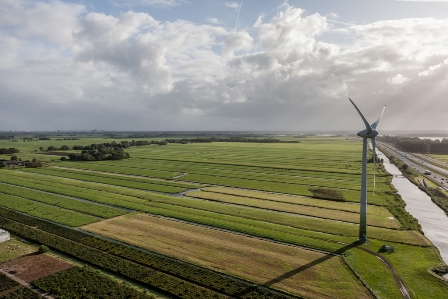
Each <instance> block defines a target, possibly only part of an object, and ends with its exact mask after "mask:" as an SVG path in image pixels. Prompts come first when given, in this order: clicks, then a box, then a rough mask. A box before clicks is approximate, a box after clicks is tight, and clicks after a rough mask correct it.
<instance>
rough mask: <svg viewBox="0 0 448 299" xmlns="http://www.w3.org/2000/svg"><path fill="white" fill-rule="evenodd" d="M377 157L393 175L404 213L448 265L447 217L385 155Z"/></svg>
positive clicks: (393, 181) (379, 153) (447, 276)
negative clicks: (405, 212) (415, 220)
mask: <svg viewBox="0 0 448 299" xmlns="http://www.w3.org/2000/svg"><path fill="white" fill-rule="evenodd" d="M378 156H379V158H381V159H383V161H384V162H383V165H384V168H385V169H386V170H387V172H389V173H390V174H392V175H394V177H393V179H392V184H393V185H394V187H395V188H396V189H397V190H398V193H399V194H400V195H401V197H402V199H403V200H404V202H405V203H406V207H405V209H406V211H408V212H409V213H410V214H411V215H412V216H414V217H415V218H416V219H417V220H418V222H419V223H420V225H421V227H422V230H423V232H424V234H425V236H426V237H427V238H428V239H429V240H430V241H431V242H432V243H433V244H434V245H435V246H436V247H437V248H438V249H439V252H440V255H441V257H442V259H443V261H444V262H445V263H446V264H448V230H447V227H448V216H447V215H446V214H445V212H443V211H442V210H441V209H440V208H439V207H438V206H437V205H436V204H435V203H434V202H433V201H432V200H431V198H430V197H429V196H428V195H427V194H426V193H425V192H423V191H422V190H420V189H419V188H418V187H417V186H416V185H414V184H413V183H411V182H410V181H409V180H408V179H407V178H406V177H404V176H403V175H402V173H401V171H400V170H399V169H398V168H397V167H396V166H395V165H394V164H392V163H391V162H390V161H389V159H388V158H387V156H386V155H385V154H383V153H381V152H378ZM445 278H448V275H445Z"/></svg>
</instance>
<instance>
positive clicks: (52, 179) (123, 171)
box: [0, 137, 448, 298]
mask: <svg viewBox="0 0 448 299" xmlns="http://www.w3.org/2000/svg"><path fill="white" fill-rule="evenodd" d="M112 140H113V139H108V138H82V139H81V140H75V141H72V140H69V141H64V140H61V141H56V140H50V141H34V142H23V141H19V142H16V143H13V144H11V143H9V144H8V142H7V141H0V147H17V148H19V149H20V151H21V152H20V153H19V154H17V155H18V156H19V157H20V158H22V159H23V160H25V159H32V158H37V159H39V160H40V161H44V162H45V163H46V166H45V167H43V168H38V169H15V170H11V169H0V183H1V184H0V192H1V193H0V195H1V196H2V201H1V202H0V204H1V205H3V206H5V207H7V208H10V209H14V210H17V211H20V212H22V213H26V214H29V215H32V216H35V217H39V218H43V219H48V220H51V221H54V222H58V223H61V224H65V225H70V226H81V225H86V224H90V225H89V226H88V229H89V230H93V228H95V229H97V231H96V232H98V233H99V234H104V235H109V236H113V237H114V238H117V239H120V240H123V241H126V242H129V243H132V244H135V245H137V246H141V247H145V248H148V249H151V250H154V251H155V252H158V253H162V254H167V255H170V256H173V257H175V258H178V259H181V260H185V261H188V262H191V263H196V264H199V265H201V266H204V267H208V268H212V269H215V270H217V271H219V272H223V273H227V274H229V275H234V276H238V277H243V278H245V279H247V280H249V281H253V282H255V283H269V282H270V284H271V285H272V287H273V288H279V289H281V290H284V291H287V292H292V293H294V294H297V295H299V294H303V295H306V294H308V295H310V294H314V295H316V296H317V295H319V294H320V295H322V296H323V295H324V294H332V293H331V291H332V290H333V289H335V290H337V292H338V293H337V295H335V296H334V297H335V298H348V297H350V296H352V297H353V298H359V297H363V296H364V295H365V294H367V295H368V293H366V289H364V287H362V286H361V285H360V281H361V280H362V281H363V282H364V283H365V284H366V285H367V286H368V287H369V288H370V289H371V290H372V292H373V293H374V294H375V295H376V296H377V297H379V298H397V297H399V296H400V295H399V293H398V289H397V287H396V285H395V282H394V280H393V278H392V276H391V273H390V272H389V270H388V269H387V268H386V267H385V266H384V264H382V263H381V261H379V260H378V258H377V257H375V256H374V255H372V254H369V253H367V252H366V251H363V250H361V249H362V248H360V247H359V246H349V247H347V246H348V245H347V244H351V243H353V241H355V240H356V239H357V235H358V225H357V224H358V222H359V216H358V214H357V213H358V211H359V205H358V204H357V202H359V190H360V178H361V175H360V172H361V161H360V156H361V142H358V141H352V140H346V139H344V138H322V137H321V138H301V139H300V141H301V143H297V144H257V143H198V144H194V143H193V144H168V145H165V146H159V145H149V146H138V147H137V146H136V147H131V148H130V149H127V150H126V151H128V152H129V153H130V155H131V158H130V159H127V160H119V161H97V162H70V161H66V162H63V161H60V159H59V157H58V156H52V155H44V154H42V153H40V151H39V150H38V148H39V147H41V146H42V147H44V148H46V147H48V146H50V145H52V146H56V147H60V146H62V145H63V144H66V145H68V146H71V145H80V144H83V145H87V144H91V143H103V142H111V141H112ZM120 141H121V140H120V139H117V140H116V142H120ZM36 150H38V151H36ZM2 157H3V158H5V159H9V156H7V155H3V156H0V159H1V158H2ZM368 168H369V177H368V183H369V186H368V188H369V194H368V201H369V207H368V236H369V238H370V242H369V243H368V244H366V245H362V247H363V249H368V250H371V251H373V252H377V251H378V249H379V248H380V247H381V245H382V244H384V243H387V244H389V245H393V246H395V247H396V248H397V250H396V253H393V254H388V255H385V256H386V257H387V258H388V259H389V260H390V261H391V263H392V264H393V265H394V266H395V267H396V269H397V271H398V273H399V275H400V277H401V278H402V279H403V280H404V281H405V283H406V286H407V287H408V289H410V290H411V291H412V295H413V296H414V297H416V298H417V297H418V298H439V297H440V298H442V297H443V294H445V293H446V292H448V286H447V285H446V284H445V283H443V282H441V281H440V280H438V279H436V278H435V277H434V276H433V275H431V274H430V273H429V272H428V268H429V267H431V266H434V265H437V264H439V263H440V262H441V259H440V256H439V255H438V253H437V251H436V250H435V248H434V247H432V245H431V244H430V242H429V241H428V240H427V239H426V238H425V237H424V236H423V235H422V234H421V233H420V232H419V231H417V230H412V229H409V228H415V227H417V225H416V223H415V220H413V219H412V217H409V215H407V214H406V212H405V211H404V209H403V207H404V204H403V202H402V201H401V200H400V198H399V197H398V196H397V195H396V194H395V189H394V188H393V187H391V186H390V185H389V183H390V181H391V177H390V176H389V175H388V174H387V173H385V172H384V170H383V169H382V167H379V169H378V174H377V177H376V178H377V180H376V181H377V185H376V192H375V195H373V194H372V190H373V184H372V182H373V177H372V175H373V165H372V164H368ZM25 188H26V189H25ZM192 189H194V190H192ZM25 190H26V191H25ZM185 191H187V193H186V194H185V195H183V193H184V192H185ZM3 197H4V198H5V200H4V201H3ZM323 197H325V199H324V198H323ZM99 204H101V205H99ZM134 211H138V212H143V213H148V214H150V215H158V216H163V217H170V218H172V219H177V220H181V221H184V222H187V223H195V224H200V225H206V226H210V227H215V228H219V229H225V230H228V231H234V232H238V233H244V234H248V235H252V236H257V237H261V238H266V239H272V240H275V241H281V242H285V243H290V244H294V245H298V246H303V247H304V248H303V249H300V250H299V249H297V250H298V251H297V252H296V253H294V254H296V255H294V254H292V255H291V256H294V259H289V260H288V259H284V260H282V261H284V262H282V263H278V265H277V264H275V263H273V261H276V258H277V255H276V256H275V257H272V256H264V257H263V258H261V256H260V258H258V256H257V259H255V254H253V255H252V256H253V257H254V260H253V261H252V264H250V259H249V257H244V252H245V249H247V251H249V249H248V248H249V247H251V246H252V245H251V246H249V245H247V244H250V242H252V241H253V242H255V240H254V239H253V238H248V237H243V236H235V235H234V234H229V233H225V234H224V233H223V232H219V233H222V234H223V235H220V236H221V239H222V240H229V242H230V240H231V239H232V240H233V238H237V239H238V240H239V241H232V242H230V243H229V245H228V246H224V245H222V243H216V244H215V243H211V244H210V246H209V247H207V245H206V244H205V245H204V244H202V245H199V243H197V242H196V241H195V242H196V243H197V244H196V243H195V244H193V242H190V243H189V241H188V238H187V239H185V236H193V235H194V234H195V231H196V229H199V228H198V227H197V226H192V225H190V224H186V223H178V222H174V224H175V225H176V230H175V231H174V230H169V229H168V227H169V226H168V225H167V224H166V223H168V222H166V221H168V220H162V219H161V218H154V217H149V216H144V215H142V214H129V215H123V214H124V213H128V212H134ZM120 215H122V216H120ZM135 215H139V216H135ZM116 216H119V217H118V218H111V217H116ZM98 217H100V218H98ZM101 218H111V219H109V220H106V221H100V222H98V221H99V220H101ZM122 219H126V221H127V222H125V223H123V222H121V221H123V220H122ZM150 219H151V220H150ZM153 219H157V221H156V220H153ZM134 221H135V223H134ZM93 222H96V223H94V224H91V223H93ZM162 222H163V223H165V225H164V226H163V227H162V226H160V223H162ZM120 223H121V224H120ZM131 223H132V224H131ZM169 223H172V221H171V222H169ZM174 224H173V225H174ZM132 228H133V229H136V231H135V232H132ZM201 229H204V230H208V229H205V228H201ZM129 230H130V231H129ZM137 231H138V235H137ZM164 233H165V235H164ZM214 233H216V234H218V231H214ZM147 234H154V235H151V236H149V235H147ZM196 234H197V236H200V235H201V233H200V232H196ZM229 235H230V236H231V237H228V236H229ZM224 236H225V237H224ZM131 237H132V238H131ZM148 238H151V242H148ZM198 238H199V237H198ZM198 238H197V239H198ZM197 239H195V240H197ZM199 239H200V238H199ZM218 239H219V238H218ZM169 240H171V241H169ZM181 240H182V241H181ZM207 240H208V239H207ZM169 242H173V243H169ZM222 242H224V241H222ZM245 242H249V243H245ZM260 242H261V241H260ZM263 242H265V241H263ZM212 244H215V245H213V246H212ZM238 244H240V245H241V248H239V247H238V246H239V245H238ZM244 244H246V245H244ZM257 244H258V243H257ZM263 244H264V243H263ZM269 244H270V245H269V246H274V245H273V244H271V243H269ZM344 244H345V245H344ZM158 245H160V247H157V246H158ZM162 245H163V246H162ZM193 245H195V246H196V245H197V246H196V247H194V246H193ZM243 245H244V246H243ZM201 246H202V247H201ZM204 246H205V247H204ZM263 246H265V247H263V248H271V247H269V246H268V245H263ZM275 246H280V245H278V244H275ZM275 246H274V247H275ZM282 246H283V245H282ZM274 247H272V248H274ZM280 247H281V246H280ZM306 248H313V249H319V250H324V251H326V252H332V253H335V254H336V255H337V257H334V258H331V259H327V258H326V256H327V255H325V254H324V255H323V256H322V255H316V254H317V253H316V252H314V251H310V250H306ZM181 249H182V250H181ZM188 250H191V251H188ZM213 250H217V251H216V254H215V253H214V251H213ZM218 250H221V251H218ZM271 250H272V251H274V252H275V250H274V249H269V250H266V251H265V253H266V254H267V252H270V251H271ZM291 250H292V249H291ZM294 250H296V249H294ZM223 252H228V253H229V257H230V256H232V254H235V256H234V258H233V260H232V261H233V262H234V263H237V262H239V261H240V262H243V261H244V265H245V267H244V269H243V268H242V267H237V266H236V265H235V267H233V266H232V267H231V266H229V265H231V262H230V261H229V260H226V257H225V254H224V253H223ZM249 252H250V251H249ZM319 254H320V253H319ZM252 256H250V257H252ZM212 258H213V260H211V259H212ZM244 258H246V259H244ZM278 258H279V260H281V258H280V256H279V257H278ZM204 259H207V260H204ZM209 259H210V260H209ZM293 260H294V261H293ZM320 261H321V262H320ZM305 268H306V269H305ZM330 268H331V269H332V270H331V271H325V269H330ZM333 268H334V269H335V270H334V271H335V272H334V273H333V272H332V271H333ZM296 269H305V270H303V271H298V272H297V273H296V272H294V270H296ZM349 269H351V270H349ZM372 269H374V271H372ZM326 272H331V273H326ZM305 273H308V274H310V273H312V275H311V274H310V275H309V277H310V278H309V279H307V278H306V277H304V275H305ZM337 273H339V274H337ZM336 274H337V275H339V276H341V277H346V278H347V279H348V281H351V282H350V284H345V285H344V284H343V283H342V284H340V283H339V282H338V281H337V280H334V279H335V278H334V277H333V276H334V275H336ZM355 274H356V275H358V276H355ZM313 275H314V276H313ZM276 277H285V279H282V280H280V281H278V280H275V278H276ZM356 277H358V278H359V280H356V279H355V278H356ZM301 281H306V284H305V285H306V286H303V284H301V283H300V282H301ZM421 285H424V286H425V287H424V288H423V287H422V286H421ZM425 288H426V289H430V290H431V292H426V291H425ZM428 294H431V296H433V297H429V296H428ZM320 295H319V296H320ZM357 295H358V296H357ZM311 297H313V296H311ZM367 297H368V296H367Z"/></svg>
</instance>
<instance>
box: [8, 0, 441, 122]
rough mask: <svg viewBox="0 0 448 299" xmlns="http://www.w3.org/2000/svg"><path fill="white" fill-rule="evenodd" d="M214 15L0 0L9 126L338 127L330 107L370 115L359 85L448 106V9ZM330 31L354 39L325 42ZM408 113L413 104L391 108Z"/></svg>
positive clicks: (340, 114) (390, 99)
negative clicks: (165, 15) (240, 19)
mask: <svg viewBox="0 0 448 299" xmlns="http://www.w3.org/2000/svg"><path fill="white" fill-rule="evenodd" d="M229 3H230V4H229ZM232 3H234V4H237V5H238V3H237V2H228V3H227V4H229V5H230V6H231V5H233V4H232ZM236 8H238V7H236ZM23 16H27V18H26V20H23V22H18V21H17V20H20V19H21V18H23ZM208 22H209V23H210V24H209V25H200V24H195V23H192V22H189V21H186V20H181V19H179V20H175V21H172V22H168V21H164V22H162V21H159V20H157V18H156V17H154V16H151V15H149V14H147V13H139V12H133V11H128V12H123V13H119V14H117V15H107V14H104V13H86V9H85V7H83V6H81V5H73V4H68V3H63V2H58V1H52V2H34V1H25V0H23V1H7V2H6V3H3V5H2V6H0V26H1V27H0V43H1V44H2V47H0V76H1V78H2V80H0V88H1V90H2V93H1V95H0V105H2V107H3V109H2V112H0V113H1V117H0V126H2V127H6V128H9V127H10V126H11V124H14V125H15V126H16V128H18V129H29V128H35V126H34V124H36V123H37V124H40V125H41V126H42V127H40V128H39V129H55V128H62V127H61V126H62V124H64V125H66V128H74V126H77V125H78V124H83V125H84V126H86V125H87V126H89V127H96V128H98V129H122V130H125V129H134V130H157V129H159V130H169V129H182V130H188V129H191V130H199V129H207V130H209V129H216V130H218V129H221V130H223V129H291V130H293V129H312V128H320V129H336V128H335V127H333V123H334V122H329V121H328V120H329V119H335V118H337V119H338V120H340V127H338V128H341V127H342V128H344V126H345V128H347V127H351V124H350V126H349V125H348V124H349V122H350V121H351V118H350V117H351V116H353V119H357V118H356V114H354V113H353V114H352V113H350V114H348V115H349V116H348V117H347V114H345V113H347V111H349V110H348V109H351V108H350V105H349V103H348V102H347V98H348V96H350V97H352V98H354V99H355V100H356V101H357V104H359V105H360V106H362V107H366V109H367V111H369V110H370V108H375V107H377V106H378V105H379V106H380V107H381V106H382V104H385V103H388V111H391V112H390V113H392V114H394V113H393V111H395V113H402V114H406V113H408V114H409V115H411V114H412V115H414V114H416V113H418V112H419V111H427V112H428V113H438V111H444V109H445V110H446V103H445V101H444V100H443V99H444V98H445V94H446V82H448V72H447V71H446V69H447V65H448V49H447V48H446V43H447V42H448V37H447V35H446V32H448V20H446V19H434V18H425V19H422V18H413V19H402V20H388V21H378V22H373V23H368V24H365V25H351V24H346V26H345V29H343V30H341V29H337V30H336V29H332V28H331V26H329V25H328V20H327V18H326V17H324V16H322V15H320V14H317V13H316V14H311V15H307V14H306V13H305V12H304V11H303V10H302V9H300V8H297V7H294V6H292V5H288V4H283V5H281V6H280V7H279V10H278V12H277V14H276V15H275V16H273V17H272V18H270V19H267V18H266V17H263V16H260V17H259V18H258V20H257V21H256V22H255V24H254V26H253V28H249V29H247V30H241V31H238V32H229V31H227V30H226V29H224V28H223V27H221V26H219V25H217V24H219V20H218V19H209V20H208ZM55 24H56V25H58V26H56V25H55ZM329 32H330V33H332V34H335V35H337V34H340V35H341V36H343V37H345V38H346V40H349V42H346V43H345V45H344V47H340V46H338V45H337V44H332V43H329V42H327V43H326V42H323V41H322V40H321V38H320V37H321V35H322V34H324V33H329ZM422 98H424V99H425V101H424V103H423V104H422V101H420V99H422ZM379 101H380V102H381V103H378V102H379ZM429 103H430V104H429ZM422 105H424V107H423V106H422ZM23 107H33V113H31V112H29V113H28V112H23ZM403 107H406V109H403ZM425 107H426V108H425ZM394 109H395V110H394ZM16 111H21V112H20V113H19V114H17V112H16ZM374 112H375V113H374V114H375V115H372V118H375V117H376V116H377V115H376V113H377V111H376V110H374ZM104 115H109V117H107V118H106V117H104ZM12 116H14V117H16V118H17V119H15V118H14V117H12ZM47 118H49V119H51V120H46V119H47ZM98 119H103V122H101V121H99V120H98ZM117 120H119V122H117ZM387 122H388V120H387V118H385V119H384V125H385V126H384V127H387V125H388V124H387ZM102 123H103V125H102V127H100V126H101V124H102ZM405 123H406V118H405V117H403V118H398V117H397V118H395V119H394V120H390V121H389V125H391V126H392V125H395V126H397V127H399V126H400V125H401V124H405ZM120 126H121V127H120ZM12 129H14V128H12Z"/></svg>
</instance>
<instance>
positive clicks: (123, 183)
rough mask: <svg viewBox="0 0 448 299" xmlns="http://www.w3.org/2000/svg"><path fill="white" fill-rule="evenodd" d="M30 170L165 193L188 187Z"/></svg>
mask: <svg viewBox="0 0 448 299" xmlns="http://www.w3.org/2000/svg"><path fill="white" fill-rule="evenodd" d="M26 171H28V172H34V173H40V174H46V175H52V176H56V177H63V178H70V179H75V180H80V181H87V182H95V183H102V184H108V185H115V186H120V187H128V188H135V189H142V190H150V191H157V192H164V193H180V192H184V191H186V190H187V189H186V188H180V187H174V186H166V185H162V184H155V183H148V182H138V181H137V182H134V181H129V180H122V179H120V178H113V177H107V176H106V177H103V176H100V175H91V174H86V173H80V172H77V171H73V172H70V171H66V170H65V169H57V168H52V169H47V168H45V169H41V168H29V169H26Z"/></svg>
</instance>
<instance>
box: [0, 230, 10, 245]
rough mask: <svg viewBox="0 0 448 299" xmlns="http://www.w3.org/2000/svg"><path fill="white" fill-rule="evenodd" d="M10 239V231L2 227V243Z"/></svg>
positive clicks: (0, 238)
mask: <svg viewBox="0 0 448 299" xmlns="http://www.w3.org/2000/svg"><path fill="white" fill-rule="evenodd" d="M5 241H9V233H8V232H7V231H5V230H3V229H0V243H1V242H5Z"/></svg>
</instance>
